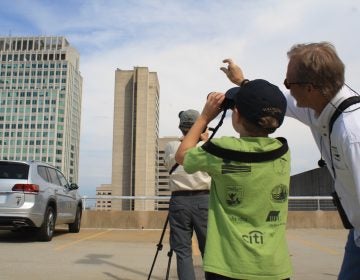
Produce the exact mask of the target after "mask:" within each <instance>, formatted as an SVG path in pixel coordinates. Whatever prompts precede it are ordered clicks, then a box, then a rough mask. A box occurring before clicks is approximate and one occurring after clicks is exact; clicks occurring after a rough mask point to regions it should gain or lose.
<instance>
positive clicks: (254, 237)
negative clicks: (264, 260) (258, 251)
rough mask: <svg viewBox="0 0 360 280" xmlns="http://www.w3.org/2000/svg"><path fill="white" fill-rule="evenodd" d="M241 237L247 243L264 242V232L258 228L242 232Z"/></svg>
mask: <svg viewBox="0 0 360 280" xmlns="http://www.w3.org/2000/svg"><path fill="white" fill-rule="evenodd" d="M242 238H243V239H244V240H245V242H247V243H249V244H258V245H261V244H264V234H263V233H262V232H261V231H258V230H253V231H250V232H249V233H248V234H244V235H243V236H242Z"/></svg>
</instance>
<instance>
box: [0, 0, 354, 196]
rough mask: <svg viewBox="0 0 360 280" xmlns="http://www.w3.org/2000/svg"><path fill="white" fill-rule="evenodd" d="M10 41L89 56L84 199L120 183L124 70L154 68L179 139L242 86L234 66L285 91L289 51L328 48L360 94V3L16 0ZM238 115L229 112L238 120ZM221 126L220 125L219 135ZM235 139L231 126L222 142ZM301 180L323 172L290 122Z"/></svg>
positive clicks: (305, 132)
mask: <svg viewBox="0 0 360 280" xmlns="http://www.w3.org/2000/svg"><path fill="white" fill-rule="evenodd" d="M1 7H2V9H1V10H0V28H1V30H2V34H1V35H2V36H7V35H12V36H28V35H48V36H53V35H54V36H57V35H59V36H60V35H61V36H65V37H66V38H67V39H68V40H69V42H70V44H71V45H73V46H74V47H75V48H76V49H77V50H78V51H79V53H80V71H81V74H82V76H83V78H84V81H83V101H82V125H81V127H82V128H81V144H80V180H79V185H80V190H81V193H82V194H83V195H87V196H94V195H95V188H96V187H97V186H99V185H100V184H105V183H110V181H111V151H112V129H113V128H112V125H113V100H114V83H115V80H114V79H115V70H116V69H117V68H120V69H123V70H131V69H133V67H134V66H146V67H148V68H149V70H150V71H154V72H157V73H158V77H159V82H160V131H159V134H160V136H161V137H163V136H176V135H179V134H180V133H179V130H178V117H177V113H178V112H179V111H181V110H184V109H189V108H194V109H197V110H199V111H200V110H201V109H202V106H203V104H204V102H205V99H206V95H207V94H208V93H209V92H211V91H226V90H227V89H228V88H230V87H232V86H234V85H233V84H231V83H230V82H229V81H228V80H227V79H226V77H225V75H224V74H223V73H222V72H221V71H220V70H219V68H220V67H221V66H224V64H223V63H222V60H223V59H224V58H228V57H231V58H233V59H234V60H235V61H236V62H237V63H238V64H239V65H240V66H241V67H242V68H243V70H244V72H245V76H246V78H248V79H255V78H264V79H267V80H269V81H270V82H273V83H275V84H277V85H279V87H280V88H281V89H282V90H285V88H284V86H283V85H282V82H283V80H284V77H285V73H286V67H287V56H286V52H287V51H288V50H289V49H290V47H291V46H292V45H293V44H295V43H303V42H319V41H329V42H331V43H333V44H334V45H335V47H336V49H337V51H338V54H339V56H340V57H341V58H342V60H343V62H344V63H345V65H346V82H347V83H348V84H349V85H350V86H351V87H352V88H354V89H355V90H357V91H360V80H359V77H360V52H359V51H358V49H359V45H360V38H359V37H358V36H356V35H357V33H356V32H357V29H358V26H360V3H359V2H358V1H356V0H348V1H347V0H345V1H334V0H327V1H326V0H313V1H310V0H304V1H281V0H251V1H250V0H222V1H221V0H220V1H215V0H214V1H210V0H208V1H207V0H200V1H190V0H184V1H172V0H169V1H159V0H154V1H151V0H148V1H146V0H142V1H141V0H140V1H116V0H98V1H96V0H86V1H85V0H84V1H80V0H64V1H50V0H32V1H26V0H13V1H5V0H2V1H1ZM230 114H231V112H228V116H230ZM215 125H216V121H214V123H213V124H212V126H215ZM225 134H228V135H234V136H235V134H234V132H233V130H232V128H231V121H230V120H229V118H227V119H226V120H225V122H224V125H223V126H222V127H221V128H220V129H219V132H218V133H217V136H221V135H225ZM280 135H281V136H285V137H286V138H287V139H288V141H289V145H290V149H291V152H292V174H297V173H299V172H304V171H307V170H310V169H313V168H316V167H317V161H318V159H319V158H320V152H319V151H318V149H317V147H316V146H315V144H314V142H313V139H312V136H311V134H310V131H309V129H308V128H306V127H304V126H303V125H301V124H299V123H298V122H297V121H294V120H291V119H288V118H287V119H286V120H285V123H284V125H283V126H282V127H281V128H280V129H279V130H278V131H277V132H276V134H274V136H280Z"/></svg>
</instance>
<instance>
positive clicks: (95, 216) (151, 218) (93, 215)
mask: <svg viewBox="0 0 360 280" xmlns="http://www.w3.org/2000/svg"><path fill="white" fill-rule="evenodd" d="M167 214H168V212H167V211H93V210H86V211H84V212H83V217H82V222H81V226H82V227H84V228H121V229H162V228H163V227H164V223H165V220H166V217H167ZM287 228H329V229H342V228H343V226H342V223H341V220H340V217H339V214H338V212H337V211H289V215H288V222H287Z"/></svg>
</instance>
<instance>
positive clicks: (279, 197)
mask: <svg viewBox="0 0 360 280" xmlns="http://www.w3.org/2000/svg"><path fill="white" fill-rule="evenodd" d="M287 196H288V193H287V186H285V185H277V186H276V187H275V188H273V189H272V190H271V199H272V201H274V202H277V203H284V202H286V200H287Z"/></svg>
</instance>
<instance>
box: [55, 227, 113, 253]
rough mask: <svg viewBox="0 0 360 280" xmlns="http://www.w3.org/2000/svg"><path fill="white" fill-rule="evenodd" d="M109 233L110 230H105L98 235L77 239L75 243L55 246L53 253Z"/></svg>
mask: <svg viewBox="0 0 360 280" xmlns="http://www.w3.org/2000/svg"><path fill="white" fill-rule="evenodd" d="M110 231H112V229H107V230H105V231H101V232H98V233H95V234H92V235H89V236H87V237H84V238H81V239H79V240H75V241H72V242H69V243H66V244H64V245H61V246H57V247H55V249H54V250H55V251H61V250H63V249H65V248H67V247H71V246H73V245H75V244H77V243H80V242H83V241H85V240H89V239H94V238H96V237H98V236H100V235H104V234H106V233H109V232H110Z"/></svg>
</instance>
